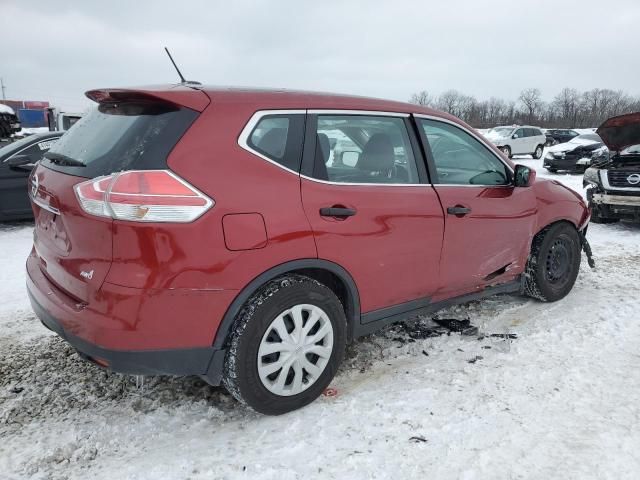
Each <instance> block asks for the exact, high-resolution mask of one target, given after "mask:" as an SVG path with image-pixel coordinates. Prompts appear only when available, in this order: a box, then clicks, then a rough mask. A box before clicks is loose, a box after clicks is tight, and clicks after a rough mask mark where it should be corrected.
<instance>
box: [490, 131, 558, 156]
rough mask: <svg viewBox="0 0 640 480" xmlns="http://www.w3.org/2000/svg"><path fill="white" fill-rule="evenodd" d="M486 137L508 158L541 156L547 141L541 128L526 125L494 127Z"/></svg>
mask: <svg viewBox="0 0 640 480" xmlns="http://www.w3.org/2000/svg"><path fill="white" fill-rule="evenodd" d="M486 137H487V139H488V140H490V141H491V142H492V143H493V144H494V145H495V146H496V147H498V148H499V149H500V150H502V151H503V152H504V154H505V155H507V156H508V157H509V158H511V157H512V156H513V155H532V156H533V158H536V159H538V158H542V152H543V150H544V144H545V142H546V141H547V137H546V136H545V134H544V133H542V130H540V129H539V128H538V127H531V126H528V125H524V126H511V127H495V128H492V129H491V130H489V132H488V133H487V135H486Z"/></svg>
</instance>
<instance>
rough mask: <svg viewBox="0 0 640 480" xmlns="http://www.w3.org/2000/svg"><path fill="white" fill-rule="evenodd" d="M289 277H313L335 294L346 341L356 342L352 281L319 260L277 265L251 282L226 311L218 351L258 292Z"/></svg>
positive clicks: (356, 300)
mask: <svg viewBox="0 0 640 480" xmlns="http://www.w3.org/2000/svg"><path fill="white" fill-rule="evenodd" d="M290 274H298V275H304V276H306V277H309V278H312V279H314V280H316V281H318V282H320V283H322V284H323V285H325V286H326V287H327V288H329V289H330V290H331V291H333V293H334V294H335V295H336V296H337V297H338V300H340V303H341V304H342V307H343V309H344V312H345V317H346V318H347V341H348V342H350V341H351V340H352V339H353V332H354V328H355V326H356V323H358V322H359V321H360V297H359V295H358V289H357V287H356V284H355V282H354V281H353V278H352V277H351V275H349V273H348V272H347V271H346V270H345V269H343V268H342V267H341V266H339V265H337V264H335V263H333V262H329V261H326V260H320V259H302V260H294V261H291V262H287V263H284V264H281V265H278V266H277V267H274V268H272V269H270V270H268V271H266V272H264V273H262V274H261V275H259V276H258V277H256V278H255V279H254V280H253V281H252V282H250V283H249V284H248V285H247V286H246V287H245V288H244V289H243V290H242V291H241V292H240V294H238V296H237V297H236V298H235V300H234V301H233V302H232V303H231V305H230V306H229V308H228V309H227V312H226V313H225V315H224V317H223V319H222V321H221V323H220V325H219V327H218V331H217V332H216V335H215V338H214V341H213V346H214V347H216V348H224V347H225V345H226V344H227V340H228V338H229V335H230V333H231V330H232V328H233V324H234V321H235V318H236V316H237V315H238V313H239V312H240V310H241V309H242V307H243V305H244V304H245V303H246V302H247V301H248V300H249V299H250V298H251V297H252V296H253V295H254V294H255V293H256V292H258V291H260V290H261V289H262V288H264V286H265V285H266V284H267V283H269V282H270V281H272V280H274V279H275V278H278V277H282V276H284V275H290Z"/></svg>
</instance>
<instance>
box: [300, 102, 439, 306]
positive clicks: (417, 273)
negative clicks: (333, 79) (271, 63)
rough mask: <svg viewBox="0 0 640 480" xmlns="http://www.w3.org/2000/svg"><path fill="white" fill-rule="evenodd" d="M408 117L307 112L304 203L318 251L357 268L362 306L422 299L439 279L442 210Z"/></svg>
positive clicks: (353, 273) (354, 271) (355, 274)
mask: <svg viewBox="0 0 640 480" xmlns="http://www.w3.org/2000/svg"><path fill="white" fill-rule="evenodd" d="M407 117H408V116H403V115H398V114H388V115H385V114H380V113H376V114H368V113H367V112H362V113H361V114H354V113H353V112H350V113H349V114H343V113H338V112H336V113H332V112H331V111H327V112H326V113H325V112H321V113H318V114H317V115H315V114H314V115H309V116H308V119H307V134H306V142H305V143H306V144H305V164H307V163H309V162H307V159H308V158H311V164H312V167H310V168H309V169H308V170H307V171H305V167H304V166H303V172H302V173H303V175H302V200H303V204H304V209H305V212H306V214H307V217H308V219H309V222H310V223H311V227H312V229H313V232H314V236H315V240H316V245H317V249H318V256H319V257H320V258H322V259H325V260H329V261H332V262H335V263H337V264H339V265H341V266H342V267H343V268H345V269H346V270H347V271H348V272H349V273H350V274H351V276H352V277H353V279H354V280H355V282H356V285H357V287H358V291H359V294H360V304H361V311H362V312H363V313H367V312H372V311H375V310H379V309H381V308H385V307H390V306H394V305H401V304H404V303H406V302H409V301H414V300H419V301H422V300H424V299H425V298H426V297H430V296H431V295H433V294H434V293H435V291H436V290H437V288H438V284H439V261H440V254H441V246H442V236H443V229H444V219H443V212H442V208H441V205H440V202H439V201H438V196H437V194H436V192H435V190H434V188H433V187H432V186H431V185H429V184H428V183H427V181H426V171H425V170H424V163H423V164H422V165H420V164H419V163H418V162H422V157H421V156H420V155H421V154H420V150H419V149H417V148H415V149H414V147H413V146H412V145H416V143H415V142H416V141H417V140H416V139H415V138H412V137H411V135H412V133H411V131H410V130H409V129H408V128H407V126H408V125H409V124H408V121H409V119H408V118H407ZM309 155H310V157H309ZM416 160H417V161H416ZM420 169H422V171H420ZM420 299H422V300H420Z"/></svg>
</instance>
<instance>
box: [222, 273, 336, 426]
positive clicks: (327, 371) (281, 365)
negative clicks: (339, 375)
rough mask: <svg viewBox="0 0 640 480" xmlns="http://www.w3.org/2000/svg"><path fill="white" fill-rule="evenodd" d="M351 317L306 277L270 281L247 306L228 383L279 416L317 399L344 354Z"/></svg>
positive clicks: (231, 353)
mask: <svg viewBox="0 0 640 480" xmlns="http://www.w3.org/2000/svg"><path fill="white" fill-rule="evenodd" d="M345 344H346V317H345V313H344V309H343V307H342V304H341V303H340V300H339V299H338V297H336V295H335V293H333V291H332V290H330V289H329V288H328V287H326V286H325V285H323V284H321V283H319V282H317V281H316V280H313V279H311V278H309V277H305V276H302V275H285V276H283V277H279V278H277V279H275V280H272V281H270V282H269V283H267V284H266V285H265V286H264V287H262V288H261V289H260V290H259V291H258V292H257V293H256V294H255V295H253V296H252V297H251V298H250V299H249V300H248V301H247V303H246V304H245V305H244V307H243V308H242V310H241V311H240V313H239V314H238V317H237V318H236V322H235V324H234V328H233V333H232V334H231V339H230V342H229V347H228V351H227V356H226V359H225V366H224V377H223V383H224V385H225V387H226V388H227V390H229V392H230V393H231V394H232V395H233V396H234V397H235V398H236V399H238V400H239V401H240V402H242V403H244V404H246V405H249V406H250V407H251V408H253V409H254V410H256V411H257V412H260V413H263V414H266V415H280V414H283V413H287V412H290V411H292V410H296V409H298V408H301V407H304V406H305V405H307V404H309V403H311V402H312V401H313V400H315V399H316V398H317V397H318V396H319V395H320V394H321V393H322V391H323V390H324V389H325V388H326V387H327V386H328V385H329V383H330V382H331V380H332V379H333V377H334V375H335V373H336V371H337V369H338V366H339V365H340V362H341V361H342V358H343V356H344V349H345Z"/></svg>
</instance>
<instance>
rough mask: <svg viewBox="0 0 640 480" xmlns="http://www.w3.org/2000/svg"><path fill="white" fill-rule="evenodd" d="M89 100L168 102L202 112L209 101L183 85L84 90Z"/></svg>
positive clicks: (203, 94)
mask: <svg viewBox="0 0 640 480" xmlns="http://www.w3.org/2000/svg"><path fill="white" fill-rule="evenodd" d="M85 96H86V97H87V98H88V99H89V100H93V101H94V102H96V103H100V104H112V103H123V102H138V103H169V104H172V105H176V106H179V107H187V108H190V109H192V110H196V111H198V112H202V111H203V110H204V109H205V108H207V105H209V103H210V101H211V100H210V99H209V97H208V96H207V94H206V93H204V92H203V91H201V90H198V89H194V88H190V87H187V86H183V85H171V86H166V87H148V88H140V89H136V88H101V89H96V90H89V91H87V92H85Z"/></svg>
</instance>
